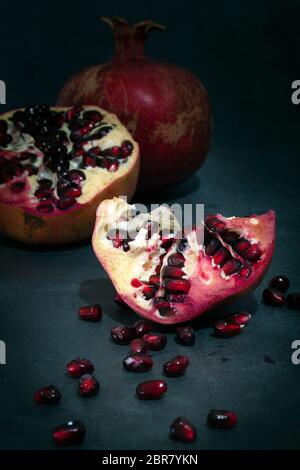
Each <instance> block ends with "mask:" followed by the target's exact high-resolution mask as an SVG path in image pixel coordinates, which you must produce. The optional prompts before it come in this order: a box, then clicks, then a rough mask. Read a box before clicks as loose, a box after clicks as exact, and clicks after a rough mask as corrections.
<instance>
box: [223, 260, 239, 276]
mask: <svg viewBox="0 0 300 470" xmlns="http://www.w3.org/2000/svg"><path fill="white" fill-rule="evenodd" d="M241 266H242V263H241V262H240V260H238V259H236V258H232V259H230V260H229V261H226V263H225V264H224V266H223V271H224V273H225V274H226V276H231V274H235V273H237V272H238V270H239V269H240V268H241Z"/></svg>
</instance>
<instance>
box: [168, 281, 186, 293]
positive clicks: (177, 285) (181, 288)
mask: <svg viewBox="0 0 300 470" xmlns="http://www.w3.org/2000/svg"><path fill="white" fill-rule="evenodd" d="M164 287H165V288H166V289H167V290H168V291H169V292H185V293H186V292H188V291H189V289H190V283H189V281H188V280H186V279H165V280H164Z"/></svg>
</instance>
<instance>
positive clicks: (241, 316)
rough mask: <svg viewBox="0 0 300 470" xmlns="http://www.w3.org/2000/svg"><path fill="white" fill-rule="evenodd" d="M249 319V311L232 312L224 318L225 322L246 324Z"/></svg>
mask: <svg viewBox="0 0 300 470" xmlns="http://www.w3.org/2000/svg"><path fill="white" fill-rule="evenodd" d="M250 320H251V315H250V313H247V312H240V313H234V314H232V315H228V316H227V317H226V318H225V321H226V322H228V321H229V322H235V323H238V324H239V325H248V323H249V322H250Z"/></svg>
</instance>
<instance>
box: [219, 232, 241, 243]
mask: <svg viewBox="0 0 300 470" xmlns="http://www.w3.org/2000/svg"><path fill="white" fill-rule="evenodd" d="M239 238H240V235H239V233H237V232H233V231H232V230H225V232H223V233H222V240H223V241H224V242H225V243H228V245H233V244H234V243H236V242H237V241H238V239H239Z"/></svg>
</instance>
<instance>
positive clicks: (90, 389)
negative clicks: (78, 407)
mask: <svg viewBox="0 0 300 470" xmlns="http://www.w3.org/2000/svg"><path fill="white" fill-rule="evenodd" d="M99 388H100V384H99V382H98V380H97V379H96V377H94V376H93V375H90V374H85V375H83V376H82V377H81V378H80V380H79V386H78V393H79V395H81V396H82V397H91V396H93V395H97V393H98V391H99Z"/></svg>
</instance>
